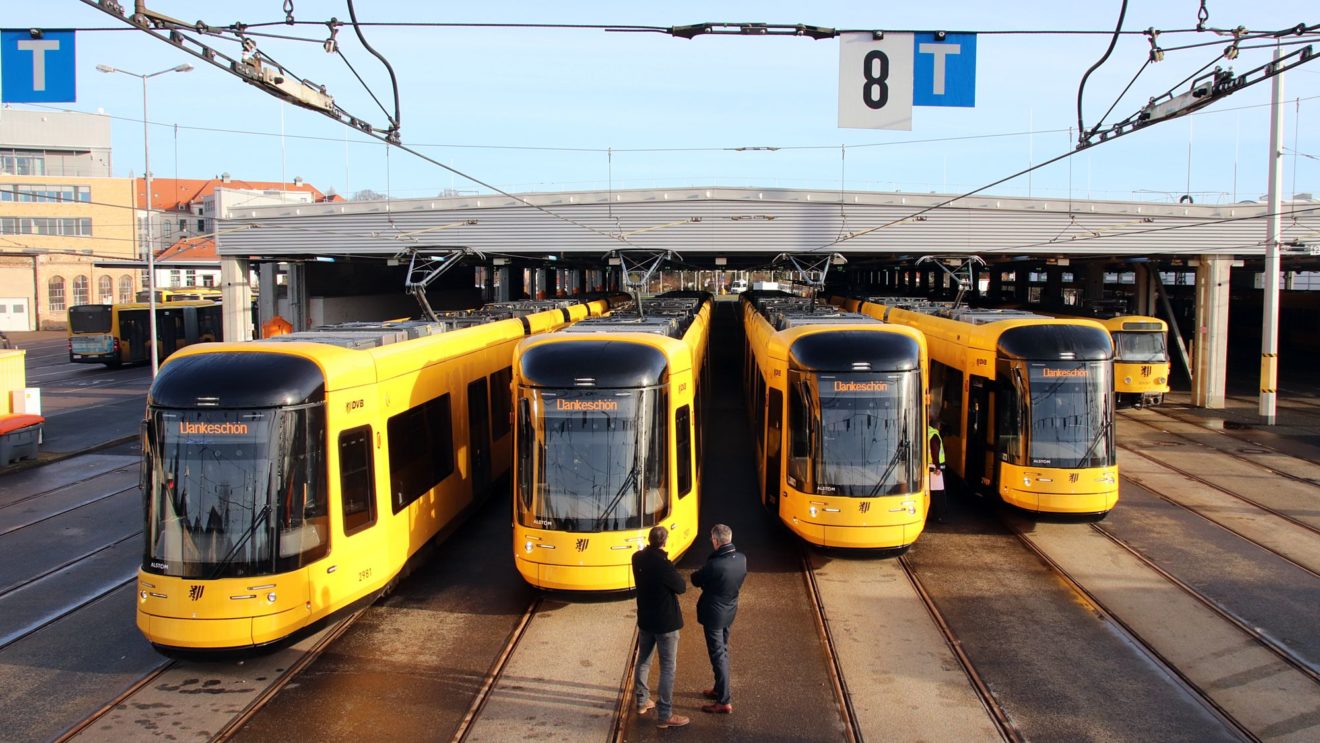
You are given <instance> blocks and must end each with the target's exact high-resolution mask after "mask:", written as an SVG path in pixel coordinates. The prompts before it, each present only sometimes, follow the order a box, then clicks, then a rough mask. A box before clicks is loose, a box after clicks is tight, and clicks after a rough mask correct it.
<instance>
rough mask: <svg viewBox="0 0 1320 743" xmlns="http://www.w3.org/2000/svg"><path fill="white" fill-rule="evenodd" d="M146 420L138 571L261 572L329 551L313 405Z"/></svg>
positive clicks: (166, 413) (318, 416) (166, 414)
mask: <svg viewBox="0 0 1320 743" xmlns="http://www.w3.org/2000/svg"><path fill="white" fill-rule="evenodd" d="M149 426H150V430H149V432H148V451H147V457H148V461H149V473H148V482H147V545H146V554H145V555H144V569H146V570H148V571H149V572H154V573H159V574H163V575H173V576H179V577H188V578H217V577H229V576H245V575H256V574H267V573H272V572H283V571H287V570H292V569H295V568H297V567H299V566H301V565H303V564H306V563H307V562H309V561H311V560H313V559H316V558H318V557H320V556H322V555H324V554H325V553H326V552H327V551H328V548H329V517H328V511H327V508H326V493H325V486H324V482H325V477H324V459H323V456H322V449H323V443H322V442H323V441H324V438H325V435H324V412H323V409H322V408H321V407H320V406H313V407H310V408H304V409H286V410H280V411H274V410H257V411H250V410H249V411H233V410H204V411H175V410H155V411H153V413H152V417H151V419H150V421H149Z"/></svg>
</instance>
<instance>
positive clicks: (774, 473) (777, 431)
mask: <svg viewBox="0 0 1320 743" xmlns="http://www.w3.org/2000/svg"><path fill="white" fill-rule="evenodd" d="M766 405H767V409H766V419H765V507H766V508H768V509H770V512H771V513H775V514H778V513H779V479H780V473H781V472H783V468H782V466H781V463H780V456H781V452H782V449H783V446H782V443H783V440H784V393H782V392H780V391H779V390H777V389H775V388H773V387H771V388H770V393H769V395H768V396H767V402H766Z"/></svg>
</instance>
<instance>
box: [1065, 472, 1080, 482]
mask: <svg viewBox="0 0 1320 743" xmlns="http://www.w3.org/2000/svg"><path fill="white" fill-rule="evenodd" d="M1078 477H1079V475H1078V474H1077V473H1076V472H1073V473H1070V474H1069V475H1068V482H1077V479H1078Z"/></svg>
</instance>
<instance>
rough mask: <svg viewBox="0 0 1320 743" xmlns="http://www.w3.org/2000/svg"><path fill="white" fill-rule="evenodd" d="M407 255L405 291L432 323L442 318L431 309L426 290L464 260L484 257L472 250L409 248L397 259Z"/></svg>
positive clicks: (400, 253) (399, 253) (397, 257)
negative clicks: (470, 256)
mask: <svg viewBox="0 0 1320 743" xmlns="http://www.w3.org/2000/svg"><path fill="white" fill-rule="evenodd" d="M405 255H407V256H409V261H408V277H407V278H406V279H404V284H403V285H404V289H405V290H406V291H407V292H408V293H409V294H412V295H413V297H415V298H416V299H417V303H418V304H420V305H421V306H422V312H423V313H425V314H426V318H427V319H428V320H430V321H431V322H438V321H439V320H440V316H439V315H437V314H436V313H435V310H433V309H431V302H430V300H428V299H427V298H426V289H427V287H429V286H430V285H431V284H433V283H435V280H436V279H438V278H440V277H441V276H442V275H444V273H445V272H446V271H448V270H449V269H451V268H453V267H454V266H457V265H458V264H459V263H461V262H462V260H463V258H464V257H466V256H469V255H475V256H477V257H478V258H484V256H483V255H482V254H481V253H480V252H479V251H476V250H473V249H472V248H441V249H433V248H425V247H416V248H414V247H408V248H404V249H403V250H400V251H399V252H398V253H396V254H395V256H394V257H395V258H396V259H402V258H403V257H404V256H405Z"/></svg>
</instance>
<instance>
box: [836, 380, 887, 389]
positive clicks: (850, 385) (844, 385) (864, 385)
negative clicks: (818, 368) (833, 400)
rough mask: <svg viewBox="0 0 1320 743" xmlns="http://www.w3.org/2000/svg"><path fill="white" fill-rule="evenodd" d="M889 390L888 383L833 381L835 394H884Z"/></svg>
mask: <svg viewBox="0 0 1320 743" xmlns="http://www.w3.org/2000/svg"><path fill="white" fill-rule="evenodd" d="M888 389H889V383H888V382H840V381H839V380H837V379H836V380H835V381H834V391H835V392H885V391H887V390H888Z"/></svg>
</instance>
